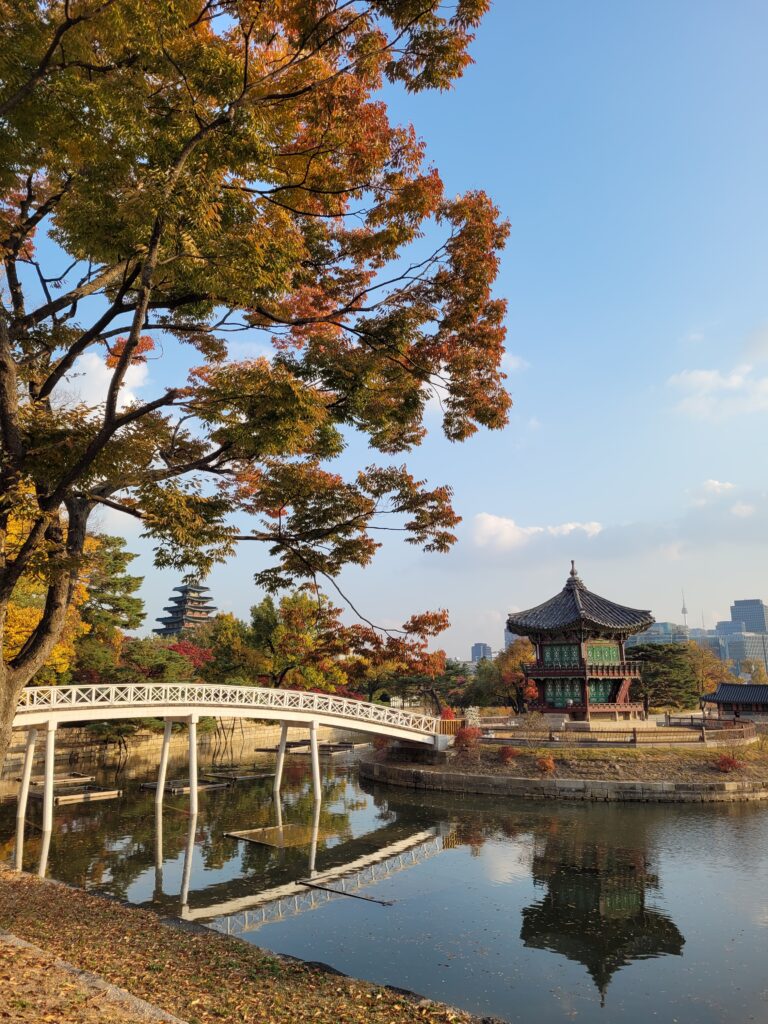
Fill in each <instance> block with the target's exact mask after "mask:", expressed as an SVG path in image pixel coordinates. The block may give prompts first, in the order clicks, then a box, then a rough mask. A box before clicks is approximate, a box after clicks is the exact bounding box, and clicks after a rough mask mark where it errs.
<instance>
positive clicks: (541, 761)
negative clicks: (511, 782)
mask: <svg viewBox="0 0 768 1024" xmlns="http://www.w3.org/2000/svg"><path fill="white" fill-rule="evenodd" d="M536 767H537V768H538V769H539V771H540V772H541V774H542V775H552V773H553V772H554V770H555V759H554V757H552V755H551V754H546V755H545V756H544V757H537V758H536Z"/></svg>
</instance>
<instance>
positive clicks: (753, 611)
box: [731, 598, 768, 633]
mask: <svg viewBox="0 0 768 1024" xmlns="http://www.w3.org/2000/svg"><path fill="white" fill-rule="evenodd" d="M731 621H732V622H743V623H744V625H745V627H746V632H747V633H768V605H765V604H763V602H762V601H761V600H760V599H759V598H750V599H749V600H740V601H734V602H733V604H732V605H731Z"/></svg>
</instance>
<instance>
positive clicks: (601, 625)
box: [507, 614, 656, 639]
mask: <svg viewBox="0 0 768 1024" xmlns="http://www.w3.org/2000/svg"><path fill="white" fill-rule="evenodd" d="M655 621H656V620H655V619H654V618H653V616H652V615H650V614H649V616H648V618H646V619H642V620H641V621H639V622H637V623H635V624H633V625H629V624H627V623H622V624H618V623H608V622H599V621H597V620H596V619H588V618H581V619H574V620H572V621H570V622H560V623H556V624H553V625H551V626H544V625H539V624H536V625H534V624H531V623H526V622H521V621H519V620H518V619H513V618H511V617H510V618H509V619H507V629H508V630H509V631H510V632H511V633H517V634H518V636H527V637H530V638H532V639H535V638H536V637H548V638H552V637H556V636H563V635H565V634H568V633H579V634H581V633H592V634H596V633H603V634H606V635H610V636H625V637H626V636H632V635H633V634H635V633H642V632H643V630H644V629H648V627H649V626H651V625H653V623H654V622H655Z"/></svg>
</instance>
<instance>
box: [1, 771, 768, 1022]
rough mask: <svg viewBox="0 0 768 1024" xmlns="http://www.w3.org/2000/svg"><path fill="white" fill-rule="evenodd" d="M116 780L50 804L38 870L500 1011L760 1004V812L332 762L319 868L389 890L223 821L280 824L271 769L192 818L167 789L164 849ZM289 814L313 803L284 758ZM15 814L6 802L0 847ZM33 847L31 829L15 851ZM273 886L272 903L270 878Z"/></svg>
mask: <svg viewBox="0 0 768 1024" xmlns="http://www.w3.org/2000/svg"><path fill="white" fill-rule="evenodd" d="M101 781H102V782H113V781H114V775H113V776H111V778H107V777H106V776H105V777H103V778H102V779H101ZM121 785H122V786H123V788H124V796H123V797H122V798H121V799H120V800H117V801H113V802H108V803H101V804H92V805H71V806H66V807H61V808H57V809H56V814H55V829H54V835H53V838H52V841H51V845H50V850H49V852H48V858H47V874H48V875H49V876H50V877H53V878H57V879H60V880H62V881H65V882H69V883H71V884H74V885H78V886H83V887H85V888H87V889H93V890H100V891H102V892H106V893H109V894H110V895H113V896H117V897H119V898H121V899H125V900H128V901H130V902H131V903H136V904H139V905H142V906H146V907H151V908H155V909H159V910H161V911H162V912H163V913H166V914H173V915H178V916H181V915H182V914H185V915H186V916H189V917H192V918H195V919H198V920H201V919H202V921H203V923H206V924H208V925H211V926H213V927H216V928H218V929H220V930H223V931H226V930H229V931H231V932H234V933H236V934H240V935H242V937H243V938H245V939H247V940H248V941H250V942H253V943H255V944H256V945H259V946H263V947H267V948H269V949H272V950H275V951H278V952H281V953H290V954H292V955H294V956H299V957H302V958H304V959H307V960H319V961H323V962H325V963H328V964H331V965H333V966H334V967H335V968H337V969H339V970H341V971H344V972H346V973H348V974H351V975H354V976H358V977H363V978H368V979H370V980H372V981H376V982H382V983H387V984H392V985H397V986H400V987H402V988H408V989H412V990H414V991H416V992H419V993H422V994H423V995H427V996H430V997H432V998H435V999H440V1000H443V1001H445V1002H448V1003H452V1004H455V1005H457V1006H461V1007H463V1008H465V1009H467V1010H471V1011H473V1012H475V1013H479V1014H492V1015H495V1016H498V1017H502V1018H504V1019H506V1020H509V1021H518V1020H519V1021H526V1022H531V1021H540V1022H545V1024H546V1022H550V1021H553V1022H554V1021H564V1020H570V1019H574V1018H580V1019H582V1020H588V1021H593V1020H595V1021H601V1022H604V1024H610V1022H613V1021H623V1022H627V1024H636V1022H637V1024H640V1022H641V1021H642V1022H646V1021H649V1020H659V1021H669V1022H671V1024H675V1022H677V1024H689V1022H690V1024H694V1022H695V1024H709V1022H723V1024H725V1022H728V1024H741V1022H746V1021H761V1022H762V1021H766V1020H768V856H767V855H766V852H767V851H768V808H763V807H761V806H759V805H748V804H744V805H738V804H733V805H721V806H717V805H713V806H699V807H696V806H684V805H681V806H675V805H659V806H654V805H631V804H629V805H611V804H605V805H591V804H590V805H581V804H572V805H571V804H560V805H557V804H545V805H542V806H536V805H533V804H531V803H527V802H514V801H504V802H501V801H498V800H493V799H491V798H483V797H475V796H472V797H464V798H461V797H450V796H446V795H440V794H426V793H420V792H419V793H417V792H412V791H409V790H396V789H384V788H373V787H372V786H369V785H368V784H367V783H365V784H364V783H361V782H360V781H358V779H357V773H356V769H355V767H354V764H351V763H350V764H347V765H340V764H339V763H338V762H336V763H333V764H328V765H326V766H325V768H324V777H323V789H324V799H323V804H322V807H321V811H320V816H319V820H317V819H316V825H317V828H316V844H315V849H314V856H315V869H316V871H318V872H326V871H328V870H329V869H331V868H336V867H338V866H342V865H349V864H350V863H352V862H355V861H358V862H360V865H361V869H360V870H361V872H362V874H358V873H355V874H354V875H352V876H348V882H349V880H350V877H351V878H352V879H353V880H354V879H356V880H357V881H359V882H360V883H361V887H360V888H358V889H356V890H355V891H356V892H358V893H359V894H360V895H364V896H367V897H370V898H373V899H374V900H379V901H391V905H386V904H382V903H378V902H370V901H367V900H360V899H354V898H351V897H349V896H339V897H329V896H328V894H327V893H325V892H323V891H321V890H314V891H313V890H310V889H307V888H306V887H303V886H296V885H292V884H291V883H295V882H296V880H298V879H307V878H308V877H309V870H310V864H309V861H310V857H311V856H312V852H313V851H312V846H311V844H310V843H307V842H304V843H303V845H300V846H296V847H293V848H288V849H277V848H274V847H267V846H260V845H254V844H251V843H246V842H243V841H240V840H236V839H232V838H228V837H226V836H225V835H224V833H225V832H226V831H228V830H233V829H248V828H257V827H260V826H269V825H273V824H274V821H275V819H274V814H275V809H274V806H273V804H272V801H271V784H270V782H269V781H263V782H261V781H260V782H243V783H239V784H237V785H235V786H233V787H231V788H229V789H225V790H218V791H210V792H207V793H205V794H201V797H200V813H199V815H198V818H197V821H196V822H194V829H193V830H192V832H190V828H189V826H190V819H189V816H188V815H187V813H186V808H187V798H186V797H184V796H177V797H171V796H166V798H165V809H164V814H163V826H162V842H161V844H160V845H158V834H157V829H156V822H155V814H154V795H153V794H152V793H149V792H145V791H142V790H141V789H140V788H139V780H132V781H128V780H126V779H125V778H122V779H121ZM283 813H284V820H285V821H286V822H288V823H300V824H305V825H307V824H311V822H312V820H313V807H312V795H311V783H310V780H309V775H308V766H307V764H306V761H305V760H304V759H302V758H299V757H295V756H294V757H292V758H289V762H288V765H287V778H286V779H285V781H284V812H283ZM35 815H39V811H38V810H37V809H36V808H35V807H34V806H33V805H31V810H30V815H29V816H30V817H32V818H33V819H34V817H35ZM14 816H15V806H14V804H13V803H5V804H2V805H0V859H2V860H5V861H10V860H12V857H13V852H14V842H15V839H14V836H13V828H14ZM307 838H308V837H307V836H305V837H304V839H305V840H306V839H307ZM377 852H378V853H379V854H380V856H381V858H382V859H381V860H379V862H378V863H377V865H376V867H375V868H366V865H367V864H368V862H369V861H370V860H371V859H372V855H374V854H376V853H377ZM40 854H41V844H40V838H39V835H38V833H37V832H36V831H35V829H34V828H31V827H28V828H27V833H26V839H25V844H24V867H25V869H27V870H31V871H36V870H37V869H38V866H39V858H40ZM371 871H375V872H376V873H377V879H376V880H375V881H373V883H371V884H364V885H362V883H367V882H369V881H370V874H371ZM323 884H325V885H327V886H329V887H331V888H334V887H338V886H339V882H338V880H336V881H334V880H333V877H332V879H331V880H330V881H329V880H325V881H324V883H323ZM286 886H287V888H286ZM278 888H279V892H278V893H277V894H275V895H279V894H280V892H282V894H283V901H282V903H278V902H276V900H275V899H272V900H269V899H266V902H265V897H263V896H261V895H260V894H263V893H265V892H266V891H268V890H273V889H278ZM297 892H299V893H301V894H302V895H301V896H297V895H295V894H296V893H297ZM313 892H314V895H313ZM182 893H183V897H182ZM254 897H256V898H257V899H256V900H255V899H254ZM310 903H313V904H314V906H313V907H312V906H310ZM222 904H223V905H224V907H223V908H222V907H221V905H222ZM217 907H218V909H217ZM223 911H235V912H233V913H228V912H223ZM279 915H280V916H279Z"/></svg>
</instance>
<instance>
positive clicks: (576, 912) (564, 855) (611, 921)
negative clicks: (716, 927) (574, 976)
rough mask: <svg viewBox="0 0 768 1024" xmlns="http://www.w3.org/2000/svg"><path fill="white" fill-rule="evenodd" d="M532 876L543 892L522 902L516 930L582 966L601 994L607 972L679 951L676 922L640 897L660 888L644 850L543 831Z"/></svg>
mask: <svg viewBox="0 0 768 1024" xmlns="http://www.w3.org/2000/svg"><path fill="white" fill-rule="evenodd" d="M537 846H538V848H537V850H536V852H535V854H534V859H533V878H534V881H535V882H536V883H537V884H539V885H545V886H546V888H547V893H546V895H545V896H544V898H543V899H542V900H540V901H539V902H538V903H535V904H533V906H530V907H526V908H525V909H524V910H523V925H522V928H521V931H520V938H521V939H522V940H523V942H524V943H525V945H526V946H530V947H532V948H534V949H546V950H550V951H552V952H554V953H559V954H560V955H561V956H565V957H567V958H568V959H569V960H574V961H576V962H577V963H581V964H583V965H584V967H586V969H587V971H588V972H589V974H590V976H591V977H592V980H593V981H594V983H595V985H596V986H597V988H598V990H599V992H600V996H601V1002H604V1001H605V993H606V991H607V989H608V985H609V984H610V981H611V978H612V977H613V975H614V974H615V973H616V971H618V970H619V969H620V968H622V967H625V966H626V965H627V964H630V963H632V961H634V960H646V959H650V958H653V957H659V956H666V955H674V956H680V955H681V953H682V949H683V944H684V942H685V940H684V938H683V936H682V935H681V934H680V932H679V930H678V928H677V926H676V925H675V923H674V922H673V921H672V920H670V918H669V917H667V915H666V914H663V913H662V912H661V911H659V910H656V909H654V908H653V907H649V906H647V905H646V896H647V893H648V891H649V890H656V891H658V890H659V881H658V877H657V876H656V875H655V874H653V873H652V871H651V870H650V865H649V861H648V857H647V855H646V853H645V851H643V850H637V849H634V850H625V849H621V848H620V847H617V846H613V845H610V846H609V845H606V844H599V843H594V842H589V841H586V840H582V839H580V838H578V837H574V836H572V835H570V836H567V837H560V836H558V835H549V836H546V837H541V838H540V839H539V840H538V844H537Z"/></svg>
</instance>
